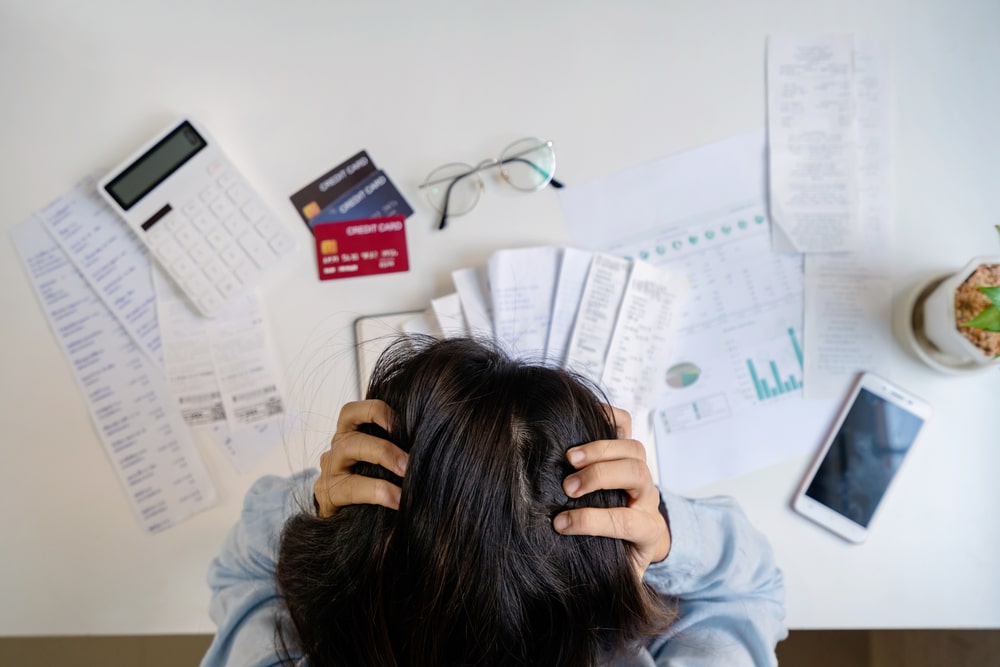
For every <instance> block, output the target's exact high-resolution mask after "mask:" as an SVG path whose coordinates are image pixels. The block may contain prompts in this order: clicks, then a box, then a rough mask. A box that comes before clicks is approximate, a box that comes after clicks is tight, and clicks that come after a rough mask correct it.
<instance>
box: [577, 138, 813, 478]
mask: <svg viewBox="0 0 1000 667" xmlns="http://www.w3.org/2000/svg"><path fill="white" fill-rule="evenodd" d="M765 155H766V154H765V136H764V133H763V132H753V133H750V134H747V135H742V136H738V137H735V138H733V139H730V140H726V141H723V142H719V143H716V144H711V145H709V146H705V147H703V148H699V149H695V150H693V151H689V152H687V153H682V154H680V155H677V156H674V157H669V158H666V159H663V160H659V161H657V162H653V163H650V164H647V165H642V166H640V167H636V168H633V169H629V170H626V171H624V172H620V173H618V174H613V175H611V176H608V177H606V178H603V179H600V180H598V181H594V182H592V183H587V184H583V185H578V186H574V187H571V188H565V189H564V190H563V191H560V200H561V203H562V206H563V211H564V213H565V216H566V220H567V222H568V224H569V229H570V234H571V237H572V240H573V242H574V244H575V245H578V246H582V247H584V248H589V249H593V250H604V251H607V252H610V253H611V254H614V255H616V256H619V257H623V258H628V259H640V260H644V261H646V262H649V263H650V264H653V265H654V266H657V267H661V268H666V269H669V270H670V271H672V272H674V273H676V274H680V275H683V276H685V277H686V278H687V280H688V282H689V284H690V288H689V290H688V292H687V295H686V297H685V298H684V301H683V307H682V310H681V312H680V314H679V315H678V317H677V322H676V330H675V333H674V335H673V336H672V338H671V341H672V345H670V346H669V348H668V355H667V356H668V358H667V360H666V371H665V372H664V373H663V374H662V375H660V377H658V378H656V381H655V383H654V384H655V387H654V389H653V390H652V392H653V394H654V395H655V403H656V410H655V416H654V428H655V431H656V443H657V449H658V455H659V457H658V458H659V466H660V479H661V480H663V482H664V483H665V484H666V485H667V487H668V488H671V489H675V490H678V491H685V490H690V489H694V488H697V487H699V486H703V485H705V484H709V483H712V482H716V481H719V480H721V479H725V478H726V477H731V476H733V475H736V474H742V473H746V472H750V471H752V470H754V469H757V468H760V467H764V466H767V465H771V464H773V463H776V462H779V461H781V460H784V459H787V458H789V457H793V456H798V455H801V454H804V453H806V452H807V451H809V450H810V449H812V448H813V447H815V446H816V445H817V443H818V442H819V438H820V436H821V433H822V429H823V426H824V424H825V420H826V419H827V418H828V417H829V414H830V412H831V411H832V408H833V406H832V404H830V403H826V402H818V404H814V403H812V402H806V401H803V400H802V383H803V361H804V360H803V351H802V316H803V306H802V296H803V275H802V258H801V256H800V255H780V254H775V253H773V252H772V250H771V232H770V223H769V220H768V216H767V204H766V185H765V183H766V179H765V166H766V157H765ZM578 317H579V316H578ZM761 420H763V422H762V421H761ZM761 423H763V424H767V425H768V427H767V428H766V429H765V428H757V425H758V424H761Z"/></svg>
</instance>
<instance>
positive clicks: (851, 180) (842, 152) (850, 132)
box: [767, 36, 861, 253]
mask: <svg viewBox="0 0 1000 667" xmlns="http://www.w3.org/2000/svg"><path fill="white" fill-rule="evenodd" d="M854 83H855V72H854V50H853V39H852V38H851V37H850V36H840V37H830V38H826V39H821V40H808V41H805V40H799V39H794V38H786V37H771V38H770V39H768V42H767V112H768V113H767V119H768V122H767V131H768V156H769V161H770V180H769V183H770V195H771V196H770V204H771V206H770V210H771V218H772V220H773V222H774V223H775V225H776V231H780V232H781V233H776V235H775V238H776V248H777V249H778V250H782V251H785V250H789V248H785V247H782V246H783V245H785V243H784V242H785V241H786V240H787V242H788V243H790V244H791V246H792V248H793V249H794V251H797V252H807V253H812V252H842V251H846V250H856V249H857V248H858V247H859V246H860V242H861V230H860V226H859V224H858V208H857V182H856V172H855V157H856V155H855V124H854V117H855V114H854Z"/></svg>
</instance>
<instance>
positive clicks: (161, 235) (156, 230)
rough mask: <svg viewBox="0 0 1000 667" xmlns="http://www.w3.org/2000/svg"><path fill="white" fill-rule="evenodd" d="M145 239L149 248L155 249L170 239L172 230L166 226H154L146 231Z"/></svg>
mask: <svg viewBox="0 0 1000 667" xmlns="http://www.w3.org/2000/svg"><path fill="white" fill-rule="evenodd" d="M143 238H144V239H145V240H146V244H147V245H148V246H150V247H153V248H155V247H156V246H158V245H160V244H161V243H163V242H165V241H168V240H169V239H170V230H169V229H167V228H166V226H165V225H154V226H153V227H150V228H149V230H147V231H146V234H145V235H144V236H143Z"/></svg>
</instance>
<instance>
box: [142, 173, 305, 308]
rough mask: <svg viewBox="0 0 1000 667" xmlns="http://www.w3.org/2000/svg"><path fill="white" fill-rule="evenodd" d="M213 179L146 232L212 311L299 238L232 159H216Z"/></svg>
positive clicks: (197, 300)
mask: <svg viewBox="0 0 1000 667" xmlns="http://www.w3.org/2000/svg"><path fill="white" fill-rule="evenodd" d="M208 180H210V181H211V184H210V185H208V186H205V187H204V188H203V189H202V190H201V191H200V192H195V193H192V195H191V197H190V199H189V200H187V201H184V202H182V203H181V204H180V206H179V207H177V208H174V209H173V210H172V211H171V212H170V213H168V214H167V215H166V216H165V217H164V218H163V219H162V220H160V221H159V222H158V223H157V224H156V225H153V226H152V227H150V229H149V230H148V231H147V232H146V233H145V234H144V237H145V240H146V244H147V245H148V246H149V247H150V249H151V250H152V252H153V254H154V255H155V256H156V258H157V259H158V260H159V261H160V264H161V265H163V266H164V267H165V268H166V270H167V272H168V273H169V274H170V276H171V277H172V278H173V279H174V281H175V282H176V283H177V284H178V285H180V286H181V288H182V289H184V291H185V292H186V293H187V295H188V296H189V297H190V298H191V300H192V301H193V302H194V304H195V306H196V307H197V308H198V309H199V310H200V311H201V312H202V313H204V314H206V315H211V314H213V312H214V311H216V310H217V309H218V308H220V307H222V305H223V304H224V303H225V302H226V301H227V300H228V299H229V297H231V296H233V295H235V294H236V293H237V292H238V291H240V289H241V288H242V287H244V286H246V285H251V284H252V283H253V282H255V281H256V280H257V279H258V278H259V277H260V276H261V274H262V272H263V270H264V269H267V268H269V267H271V266H273V265H274V264H276V263H277V262H278V260H279V259H280V258H281V257H282V256H283V255H285V254H287V253H289V252H291V251H292V250H293V249H294V248H295V242H294V241H293V240H292V237H291V235H290V234H289V233H288V232H286V231H285V230H284V229H283V228H282V226H281V225H280V224H278V223H277V221H275V220H274V219H273V217H272V216H271V215H270V214H269V213H268V211H267V209H266V208H265V207H264V205H263V204H262V203H261V202H260V201H259V200H258V199H257V197H256V195H255V194H254V192H253V190H252V189H251V188H250V187H249V186H248V185H247V184H246V183H244V182H243V179H242V177H240V176H239V175H238V174H237V173H236V172H235V170H234V169H233V168H232V167H230V166H229V165H228V164H226V163H225V162H216V163H213V164H212V165H211V166H210V167H209V168H208Z"/></svg>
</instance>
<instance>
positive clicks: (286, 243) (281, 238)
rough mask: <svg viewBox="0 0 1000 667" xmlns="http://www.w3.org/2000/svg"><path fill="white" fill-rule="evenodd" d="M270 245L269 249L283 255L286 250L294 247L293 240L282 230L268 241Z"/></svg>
mask: <svg viewBox="0 0 1000 667" xmlns="http://www.w3.org/2000/svg"><path fill="white" fill-rule="evenodd" d="M269 243H270V245H271V250H273V251H274V252H276V253H277V254H279V255H284V254H285V253H286V252H288V251H289V250H291V249H292V248H294V247H295V241H293V240H292V237H291V236H289V235H288V234H286V233H284V232H278V235H277V236H275V237H274V238H272V239H271V240H270V241H269Z"/></svg>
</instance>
